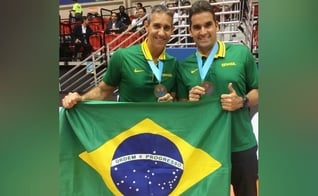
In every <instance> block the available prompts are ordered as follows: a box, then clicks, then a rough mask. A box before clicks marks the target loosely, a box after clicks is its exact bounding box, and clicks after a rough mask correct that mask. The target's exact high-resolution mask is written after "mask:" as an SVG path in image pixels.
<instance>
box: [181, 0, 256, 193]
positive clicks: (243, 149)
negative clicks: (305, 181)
mask: <svg viewBox="0 0 318 196" xmlns="http://www.w3.org/2000/svg"><path fill="white" fill-rule="evenodd" d="M213 10H214V9H213V6H211V5H210V4H209V2H208V1H203V0H199V1H196V2H194V3H193V4H192V6H191V8H190V10H189V22H190V24H189V25H190V28H189V30H190V34H191V36H192V38H193V40H194V42H195V43H196V46H197V51H196V52H195V53H193V54H192V55H190V56H189V57H188V58H186V59H185V60H184V61H183V62H181V63H180V66H179V67H178V73H179V74H178V91H177V92H178V95H177V97H178V98H179V99H183V100H189V101H199V100H204V99H209V98H211V97H214V98H218V99H219V100H220V107H222V109H223V110H224V111H229V112H231V116H232V121H231V127H232V128H231V163H232V171H231V183H232V185H233V188H234V192H235V196H256V195H257V188H256V182H257V178H258V162H257V156H256V151H257V141H256V137H255V135H254V133H253V128H252V124H251V119H250V114H249V107H251V106H255V105H257V104H258V70H257V66H256V63H255V60H254V58H253V55H252V54H251V52H250V50H249V48H247V47H246V46H244V45H241V44H228V43H224V42H222V41H219V40H217V31H218V30H219V27H218V21H217V20H216V16H215V14H214V11H213ZM216 109H217V108H216ZM207 110H213V108H207ZM206 118H209V117H208V116H206Z"/></svg>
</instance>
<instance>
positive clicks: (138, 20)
mask: <svg viewBox="0 0 318 196" xmlns="http://www.w3.org/2000/svg"><path fill="white" fill-rule="evenodd" d="M146 14H147V13H146V8H144V7H141V8H139V9H138V10H137V18H134V19H133V20H132V21H131V26H134V25H136V26H134V27H133V28H132V29H131V31H138V30H139V29H141V28H142V27H143V26H144V24H145V21H146V20H147V17H145V18H144V19H142V18H143V17H144V16H145V15H146ZM141 33H144V32H141Z"/></svg>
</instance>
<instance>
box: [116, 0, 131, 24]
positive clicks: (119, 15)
mask: <svg viewBox="0 0 318 196" xmlns="http://www.w3.org/2000/svg"><path fill="white" fill-rule="evenodd" d="M118 9H119V13H117V18H118V20H119V21H121V23H123V24H124V25H125V26H126V28H127V27H128V25H130V24H131V21H130V18H129V16H128V14H127V13H126V12H125V7H124V6H123V5H121V6H119V8H118Z"/></svg>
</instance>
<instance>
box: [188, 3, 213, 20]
mask: <svg viewBox="0 0 318 196" xmlns="http://www.w3.org/2000/svg"><path fill="white" fill-rule="evenodd" d="M202 12H210V13H211V14H212V16H213V20H214V22H216V18H215V13H214V11H213V6H212V5H211V4H210V3H209V2H208V1H204V0H199V1H196V2H194V3H193V4H192V6H191V7H190V9H189V25H190V26H191V23H192V22H191V17H192V16H193V15H195V14H199V13H202Z"/></svg>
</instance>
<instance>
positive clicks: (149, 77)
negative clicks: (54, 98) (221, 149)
mask: <svg viewBox="0 0 318 196" xmlns="http://www.w3.org/2000/svg"><path fill="white" fill-rule="evenodd" d="M172 19H173V15H172V13H171V12H170V11H169V9H168V8H167V7H165V6H163V5H155V6H153V7H152V11H151V14H150V16H149V18H148V22H147V23H146V24H145V27H146V29H147V32H148V35H147V38H146V39H145V40H144V41H143V42H142V43H141V44H138V45H134V46H131V47H128V48H120V49H118V50H117V51H116V52H115V53H114V54H113V55H112V57H111V59H110V61H109V64H108V67H107V70H106V73H105V75H104V77H103V80H102V81H101V82H100V83H99V84H98V85H97V86H96V87H94V88H93V89H91V90H90V91H89V92H87V93H85V94H84V95H80V94H78V93H76V92H75V93H69V94H68V95H66V96H65V97H64V98H63V100H62V104H63V107H65V108H72V107H73V106H74V105H75V104H76V103H77V102H79V101H83V100H104V99H107V98H109V97H111V96H112V93H113V91H114V90H115V89H116V88H118V89H119V101H125V102H141V101H143V102H153V101H172V100H173V99H174V98H175V94H176V93H175V92H176V91H175V90H176V85H175V83H176V67H177V65H178V62H177V60H176V58H175V57H172V56H170V55H169V54H167V53H166V44H167V42H168V41H169V39H170V37H171V34H172V32H173V24H172Z"/></svg>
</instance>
